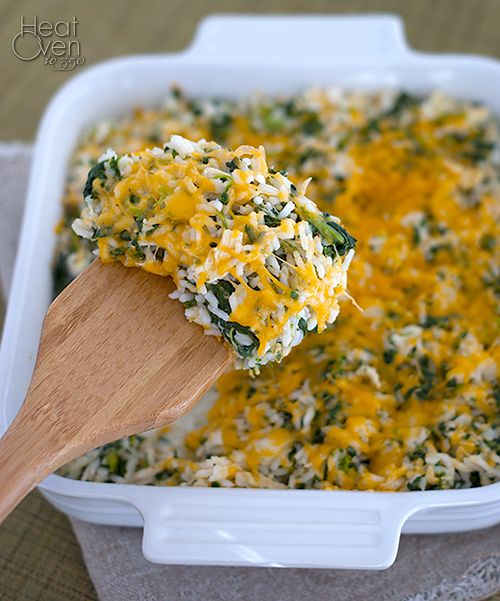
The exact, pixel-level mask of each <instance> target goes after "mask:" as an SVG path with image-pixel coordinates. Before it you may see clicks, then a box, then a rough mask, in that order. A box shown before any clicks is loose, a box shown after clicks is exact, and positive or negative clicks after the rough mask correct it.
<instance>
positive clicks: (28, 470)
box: [0, 261, 232, 522]
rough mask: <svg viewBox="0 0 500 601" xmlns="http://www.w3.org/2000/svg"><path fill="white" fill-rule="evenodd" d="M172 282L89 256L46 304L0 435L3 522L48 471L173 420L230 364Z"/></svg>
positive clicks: (0, 513)
mask: <svg viewBox="0 0 500 601" xmlns="http://www.w3.org/2000/svg"><path fill="white" fill-rule="evenodd" d="M174 289H175V286H174V283H173V282H172V281H171V280H170V279H169V278H162V277H159V276H154V275H151V274H149V273H146V272H144V271H142V270H139V269H128V268H126V267H123V266H122V265H119V264H118V263H113V264H108V265H104V264H102V263H101V262H100V261H94V263H93V264H92V265H90V267H88V268H87V269H86V270H85V271H84V272H83V273H82V274H81V275H79V276H78V277H77V278H76V280H75V281H74V282H73V283H72V284H70V285H69V286H68V287H67V288H66V289H65V290H64V291H63V292H62V293H61V294H60V295H59V296H58V297H57V298H56V300H55V301H54V302H53V303H52V305H51V306H50V308H49V311H48V312H47V316H46V318H45V322H44V325H43V332H42V337H41V342H40V349H39V352H38V357H37V361H36V365H35V370H34V373H33V379H32V381H31V385H30V389H29V391H28V394H27V396H26V399H25V401H24V403H23V406H22V407H21V410H20V411H19V414H18V416H17V417H16V419H15V420H14V423H13V424H12V426H11V427H10V429H9V430H8V431H7V433H6V434H5V436H4V437H3V438H2V439H0V522H1V521H2V519H3V518H4V517H5V516H6V515H7V514H8V513H9V511H11V510H12V509H13V508H14V507H15V505H16V504H17V503H18V502H19V501H20V500H21V499H22V498H23V497H24V496H25V495H26V494H27V493H28V492H29V491H30V490H31V489H32V488H33V487H34V486H36V485H37V484H38V483H39V482H40V481H41V480H43V479H44V478H45V477H46V476H47V475H48V474H50V473H51V472H53V471H54V470H56V469H57V468H59V467H61V466H62V465H63V464H64V463H66V462H68V461H69V460H71V459H73V458H74V457H77V456H78V455H80V454H82V453H85V452H86V451H89V450H90V449H93V448H95V447H97V446H100V445H102V444H104V443H107V442H111V441H113V440H116V439H118V438H120V437H122V436H127V435H130V434H135V433H136V432H143V431H145V430H150V429H151V428H156V427H158V426H163V425H165V424H167V423H170V422H173V421H175V420H176V419H178V418H179V417H180V416H181V415H183V413H185V412H186V411H187V410H188V409H189V408H190V407H191V405H192V404H193V403H194V402H195V401H196V400H197V399H198V398H199V397H200V396H201V395H202V394H203V393H204V392H205V391H206V390H207V388H208V387H209V386H210V385H211V384H213V383H214V381H215V380H216V379H217V376H218V375H219V374H220V373H222V371H224V369H225V368H226V367H228V366H229V365H230V364H231V362H232V354H231V353H230V351H229V350H228V349H227V348H226V347H224V346H223V345H222V344H221V343H220V342H219V341H217V340H216V339H215V338H213V337H210V336H204V335H203V333H202V329H201V328H200V327H199V326H197V325H194V324H192V323H188V322H187V320H186V319H185V317H184V311H183V307H182V304H181V303H179V302H178V301H176V300H172V299H171V298H169V293H170V292H172V291H173V290H174Z"/></svg>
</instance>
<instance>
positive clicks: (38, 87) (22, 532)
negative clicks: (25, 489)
mask: <svg viewBox="0 0 500 601" xmlns="http://www.w3.org/2000/svg"><path fill="white" fill-rule="evenodd" d="M381 11H382V12H394V13H399V14H400V15H401V16H402V17H403V18H404V20H405V23H406V29H407V35H408V39H409V41H410V43H411V44H412V46H414V47H415V48H418V49H422V50H428V51H438V52H470V53H481V54H489V55H491V56H497V57H500V0H412V1H411V0H385V1H384V0H380V1H378V0H364V1H362V0H308V2H307V3H304V2H302V0H274V1H273V0H253V1H252V2H251V4H250V3H249V2H246V1H243V0H231V1H229V0H212V1H211V2H204V1H203V0H198V1H195V0H192V1H191V2H189V1H187V0H142V1H138V0H121V1H119V2H118V1H117V0H115V1H114V2H103V1H102V0H99V1H98V0H87V1H86V2H77V1H76V0H44V1H43V2H40V0H2V2H1V3H0V48H1V53H0V73H1V74H2V80H3V85H2V91H1V94H0V140H1V141H7V140H24V141H31V140H33V138H34V135H35V131H36V127H37V123H38V120H39V118H40V116H41V114H42V111H43V109H44V106H45V105H46V103H47V101H48V100H49V98H50V97H51V95H52V94H53V93H54V92H55V91H56V90H57V89H58V88H59V86H61V84H62V83H63V82H64V81H65V80H66V79H67V78H68V77H70V76H71V73H67V72H61V71H60V72H56V71H53V70H51V68H50V67H48V66H46V65H44V64H43V62H42V61H41V60H40V59H37V60H33V61H30V62H27V61H22V60H20V59H19V58H17V57H16V56H15V55H14V53H13V52H12V49H11V45H12V40H13V38H14V36H15V35H16V33H17V32H18V31H19V29H20V20H21V16H24V18H25V20H26V21H28V20H31V21H32V20H33V16H34V15H36V16H37V17H38V19H39V20H52V21H60V20H71V19H72V18H73V17H75V16H76V17H77V20H78V25H77V38H78V40H79V42H80V46H81V55H82V56H84V57H85V62H86V64H87V65H90V64H92V63H95V62H96V61H99V60H102V59H106V58H110V57H113V56H118V55H120V54H130V53H140V52H170V51H174V50H179V49H181V48H183V47H184V46H186V45H187V44H188V43H189V41H190V39H191V37H192V35H193V32H194V29H195V27H196V24H197V23H198V22H199V20H200V19H201V18H202V17H203V16H204V15H206V14H210V13H214V12H262V13H284V12H286V13H293V12H320V13H340V12H342V13H346V12H351V13H355V12H381ZM0 234H1V230H0ZM0 314H1V312H0ZM0 599H1V601H14V600H15V601H25V600H26V601H87V600H88V601H93V600H95V599H97V597H96V595H95V592H94V589H93V586H92V583H91V582H90V579H89V577H88V575H87V572H86V570H85V566H84V564H83V561H82V557H81V553H80V549H79V547H78V544H77V542H76V540H75V537H74V535H73V532H72V530H71V527H70V525H69V523H68V521H67V519H66V518H65V517H64V516H63V515H62V514H60V513H59V512H57V511H56V510H55V509H53V508H52V507H51V506H49V504H48V503H46V502H45V501H44V500H43V498H42V497H41V495H40V493H38V492H34V493H32V494H31V495H29V496H28V497H27V498H26V499H25V500H24V501H23V502H22V503H21V505H20V506H19V507H18V508H17V509H16V510H15V511H14V512H13V514H12V515H11V516H10V517H9V518H8V519H7V520H6V522H5V523H4V524H3V525H2V526H1V527H0ZM494 600H495V601H500V595H497V596H495V597H494ZM124 601H133V600H124Z"/></svg>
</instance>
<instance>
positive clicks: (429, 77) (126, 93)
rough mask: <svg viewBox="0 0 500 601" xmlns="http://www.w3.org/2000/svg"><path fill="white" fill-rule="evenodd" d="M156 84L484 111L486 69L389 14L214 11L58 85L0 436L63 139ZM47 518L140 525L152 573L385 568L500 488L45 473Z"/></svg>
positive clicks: (17, 389) (19, 368)
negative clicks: (350, 90) (363, 94)
mask: <svg viewBox="0 0 500 601" xmlns="http://www.w3.org/2000/svg"><path fill="white" fill-rule="evenodd" d="M171 83H178V84H180V85H181V86H182V87H183V88H184V89H185V90H186V92H187V94H188V95H190V96H214V95H215V96H223V97H232V98H235V97H240V96H244V95H246V94H248V93H250V92H253V91H255V90H260V91H263V92H266V93H268V94H273V93H288V92H293V91H297V90H299V89H301V88H303V87H305V86H311V85H331V84H335V85H339V86H343V87H358V88H364V89H377V88H404V89H405V90H407V91H409V92H413V93H418V94H425V93H428V92H430V91H432V90H434V89H439V90H442V91H444V92H446V93H448V94H451V95H453V96H457V97H461V98H465V99H474V100H480V101H482V102H484V103H486V104H488V105H489V106H490V107H492V108H493V110H494V111H495V112H496V113H497V114H498V115H500V63H499V62H498V61H496V60H493V59H488V58H482V57H474V56H465V55H431V54H423V53H417V52H414V51H412V50H410V49H409V48H408V47H407V45H406V43H405V40H404V34H403V28H402V25H401V22H400V21H399V19H398V18H396V17H394V16H390V15H372V16H339V17H332V16H294V17H280V16H274V17H273V16H266V17H264V16H262V17H261V16H216V17H211V18H208V19H206V20H205V21H203V22H202V24H201V25H200V27H199V29H198V32H197V34H196V37H195V40H194V42H193V44H192V45H191V46H190V48H188V49H187V50H186V51H184V52H181V53H178V54H171V55H147V56H133V57H125V58H119V59H116V60H112V61H109V62H106V63H102V64H100V65H97V66H95V67H92V68H90V69H87V70H85V71H83V70H82V72H81V73H80V74H78V75H77V76H76V77H74V78H73V79H72V80H71V81H70V82H69V83H68V84H66V85H65V86H64V87H63V88H62V89H61V90H60V91H59V92H58V93H57V95H56V96H55V97H54V99H53V100H52V101H51V103H50V104H49V106H48V108H47V110H46V112H45V115H44V117H43V119H42V122H41V125H40V129H39V132H38V136H37V140H36V146H35V152H34V160H33V166H32V170H31V176H30V184H29V190H28V199H27V209H26V215H25V219H24V225H23V230H22V236H21V242H20V250H19V254H18V258H17V263H16V268H15V274H14V281H13V285H12V289H11V294H10V298H9V304H8V311H7V316H6V321H5V327H4V332H3V340H2V347H1V349H0V395H1V396H0V432H2V431H4V430H5V429H6V427H7V424H8V423H10V422H11V421H12V419H13V417H14V416H15V414H16V412H17V410H18V408H19V406H20V404H21V402H22V400H23V398H24V395H25V393H26V390H27V387H28V384H29V380H30V378H31V374H32V370H33V365H34V361H35V356H36V352H37V347H38V342H39V334H40V329H41V324H42V320H43V317H44V314H45V311H46V309H47V306H48V304H49V302H50V297H51V269H50V264H51V259H52V253H53V247H54V242H55V237H54V233H53V228H54V225H55V224H56V222H57V221H58V219H59V216H60V211H61V209H60V198H61V195H62V193H63V189H64V181H65V174H66V166H67V163H68V158H69V156H70V154H71V151H72V149H73V148H74V146H75V144H76V141H77V139H78V136H79V134H80V133H81V132H82V129H83V128H85V127H86V126H88V125H90V124H92V123H94V122H96V121H98V120H100V119H103V118H108V117H114V116H117V115H119V114H120V113H124V112H128V111H129V110H130V109H131V108H132V107H133V106H135V105H154V104H157V103H160V102H161V101H162V99H163V98H164V97H165V94H166V92H167V90H168V88H169V86H170V84H171ZM41 490H42V492H43V493H44V494H45V496H46V497H47V498H48V499H49V500H50V501H51V502H52V503H53V504H54V505H56V507H58V508H59V509H61V510H62V511H64V512H66V513H68V514H69V515H72V516H75V517H77V518H79V519H82V520H87V521H91V522H96V523H102V524H116V525H132V526H141V525H143V524H144V542H143V550H144V554H145V556H146V557H147V558H148V559H150V560H152V561H155V562H160V563H184V564H210V565H253V566H299V567H335V568H373V569H381V568H385V567H388V566H389V565H391V563H392V562H393V561H394V559H395V556H396V552H397V547H398V542H399V537H400V534H401V531H402V530H403V531H404V532H419V533H425V532H451V531H460V530H469V529H474V528H482V527H486V526H490V525H493V524H495V523H497V522H498V521H500V483H498V484H494V485H490V486H487V487H483V488H478V489H471V490H453V491H432V492H408V493H369V492H355V491H354V492H348V491H345V492H341V491H338V492H337V491H334V492H330V491H307V490H290V491H288V490H278V491H274V490H244V489H216V488H209V489H200V488H189V487H171V488H158V487H146V486H129V485H115V484H96V483H89V482H77V481H72V480H67V479H64V478H61V477H59V476H55V475H53V476H50V477H49V478H47V479H46V480H45V482H44V483H43V484H42V485H41Z"/></svg>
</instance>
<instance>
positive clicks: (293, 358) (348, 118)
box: [61, 89, 500, 491]
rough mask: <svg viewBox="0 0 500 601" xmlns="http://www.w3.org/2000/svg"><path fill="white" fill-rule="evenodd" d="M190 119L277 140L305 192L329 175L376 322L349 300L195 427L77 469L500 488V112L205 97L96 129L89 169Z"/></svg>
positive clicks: (329, 200)
mask: <svg viewBox="0 0 500 601" xmlns="http://www.w3.org/2000/svg"><path fill="white" fill-rule="evenodd" d="M179 123H181V124H182V127H184V128H185V129H184V131H182V129H181V130H179V131H181V133H184V134H186V135H191V136H193V137H203V136H208V137H214V138H216V139H217V140H218V141H221V142H224V143H225V144H229V145H230V146H233V147H235V146H237V145H238V144H242V143H245V144H251V145H254V146H258V145H260V144H264V145H265V146H266V149H267V152H268V160H269V161H270V163H273V162H276V164H286V165H288V166H290V177H291V179H292V180H293V179H294V178H297V180H298V181H300V179H302V178H303V177H304V176H305V175H306V174H310V175H312V176H313V180H312V182H311V184H310V187H309V189H308V190H309V191H310V193H311V195H312V197H313V198H315V199H316V200H317V202H318V205H319V207H320V208H321V209H322V210H324V211H331V212H335V213H338V214H341V215H342V216H343V217H344V219H345V225H346V227H347V228H348V229H349V231H350V232H352V234H353V235H354V236H355V237H356V238H358V239H359V241H360V242H359V243H358V247H357V254H356V260H355V261H354V262H353V265H352V267H351V270H350V274H351V275H350V292H351V294H352V295H353V297H354V298H356V300H357V302H358V303H359V304H360V306H361V307H362V308H363V309H364V311H363V313H361V312H359V311H357V310H356V309H355V307H353V306H352V305H351V304H350V303H345V305H344V306H343V307H342V313H341V315H340V317H339V319H338V320H337V322H336V324H335V326H334V327H333V328H331V329H327V330H326V331H325V332H323V333H322V334H321V335H315V334H309V335H308V336H307V337H306V338H305V340H304V342H303V343H302V344H301V345H300V347H298V348H297V349H295V350H294V351H292V353H291V354H290V355H289V356H288V357H287V358H286V359H285V360H283V361H282V362H281V363H280V364H277V365H276V364H273V365H268V366H265V367H264V368H263V369H262V371H261V373H260V375H259V376H258V377H257V378H251V377H250V376H249V375H247V374H244V373H241V372H231V373H229V374H226V375H224V376H223V377H222V378H221V379H220V380H219V382H218V384H217V390H216V393H215V394H214V395H213V397H212V398H211V399H208V400H207V407H208V408H205V409H204V408H203V407H200V409H199V413H198V414H197V415H195V414H194V415H193V416H191V418H189V417H187V418H186V420H185V421H184V423H180V424H178V425H175V426H173V427H171V428H169V429H165V430H158V431H155V432H152V433H146V434H143V435H140V436H136V437H133V438H126V439H122V440H121V441H117V442H116V443H115V444H114V445H111V446H109V447H106V448H102V449H96V450H95V451H93V452H92V453H90V454H88V455H87V456H86V457H83V458H81V459H79V460H77V462H74V463H72V464H70V465H69V466H67V468H66V469H65V472H64V473H66V474H67V475H69V476H70V477H75V478H81V479H88V480H102V481H112V482H147V483H151V484H168V485H175V484H191V485H197V486H247V487H248V486H249V487H273V488H284V487H290V488H320V489H338V488H341V489H358V490H395V491H407V490H430V489H447V488H466V487H471V486H479V485H485V484H488V483H491V482H494V481H497V480H498V479H500V458H499V450H500V448H499V444H500V433H499V419H498V407H499V403H500V388H499V384H498V377H499V364H500V344H499V314H500V311H499V303H498V296H499V293H500V288H499V281H500V273H499V251H500V243H499V240H498V231H499V230H498V220H499V204H500V181H499V179H500V134H499V131H498V127H497V124H496V122H495V120H494V119H493V118H492V116H491V115H490V113H489V111H488V110H487V109H486V108H485V107H483V106H479V105H476V104H471V103H466V102H461V101H457V100H453V99H451V98H448V97H445V96H442V95H440V94H433V95H432V96H430V97H428V98H424V99H417V98H413V97H410V96H408V95H406V94H404V93H403V94H396V93H392V92H383V93H377V94H368V93H365V92H357V91H354V92H349V93H347V92H342V91H339V90H336V89H324V90H316V89H312V90H306V91H304V92H303V93H301V94H299V95H298V96H295V97H290V98H282V99H274V98H262V97H255V98H252V99H249V100H247V101H244V102H243V101H242V102H240V103H229V102H228V103H224V102H220V101H213V102H209V101H203V102H199V103H197V102H195V101H192V100H190V99H186V98H184V97H183V96H182V94H180V93H174V94H173V95H172V97H171V98H170V99H169V100H168V102H167V105H166V108H165V109H164V111H156V112H155V111H139V112H137V113H136V114H135V115H134V116H133V117H131V118H129V119H127V120H124V121H123V122H121V123H119V124H117V125H116V126H113V127H114V129H113V128H112V129H111V130H108V131H107V132H105V133H102V136H103V138H102V140H101V139H99V136H98V132H97V131H94V132H93V133H92V134H91V135H90V136H89V138H88V139H87V140H86V141H84V142H82V146H81V147H80V148H79V150H78V154H77V155H76V157H77V159H76V160H80V159H81V157H84V156H87V154H86V153H88V155H89V156H96V155H98V153H99V152H101V151H102V149H103V148H104V147H105V146H106V145H113V144H114V145H115V147H117V148H120V145H119V144H115V143H116V142H120V143H121V144H122V146H125V145H127V144H132V145H136V146H137V147H142V146H143V145H144V146H145V145H147V144H148V143H149V138H150V136H153V135H161V136H165V134H166V133H168V132H171V131H173V130H174V129H176V128H177V127H178V124H179ZM80 181H81V180H80ZM80 185H81V184H80ZM72 189H73V187H72V184H71V183H70V184H69V186H68V193H67V196H66V199H65V202H66V207H68V209H67V211H68V213H71V210H72V209H71V208H70V207H72V206H74V202H75V201H74V200H73V192H72ZM62 232H63V233H62V234H61V252H62V253H64V252H66V253H67V256H68V257H70V256H72V255H73V254H74V253H85V252H87V251H85V249H84V250H83V251H82V247H81V246H78V248H73V249H71V250H68V249H70V246H69V243H68V242H66V243H65V244H63V241H64V236H65V235H67V234H65V232H66V233H67V227H66V228H65V227H63V228H62ZM190 420H191V421H190ZM193 424H194V425H193Z"/></svg>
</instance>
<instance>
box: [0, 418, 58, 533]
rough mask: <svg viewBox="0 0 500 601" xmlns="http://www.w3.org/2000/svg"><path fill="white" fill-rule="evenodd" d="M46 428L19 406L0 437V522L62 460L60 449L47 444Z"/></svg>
mask: <svg viewBox="0 0 500 601" xmlns="http://www.w3.org/2000/svg"><path fill="white" fill-rule="evenodd" d="M44 430H45V427H44V426H43V424H40V421H39V420H37V419H34V417H33V416H32V415H31V416H27V415H26V414H25V412H24V411H23V410H22V409H21V411H20V413H19V415H18V417H17V418H16V419H15V421H14V422H13V424H12V425H11V426H10V428H9V430H8V431H7V433H6V434H5V435H4V436H3V437H2V438H1V439H0V482H1V489H0V523H1V522H2V521H3V520H4V519H5V518H6V517H7V515H8V514H9V513H10V512H11V511H12V509H14V507H15V506H16V505H17V504H18V503H19V502H20V501H21V500H22V499H23V497H25V496H26V495H27V494H28V493H29V492H30V491H31V490H32V489H33V488H34V487H35V486H36V485H37V484H39V483H40V482H41V481H42V480H43V479H44V478H45V477H46V476H48V475H49V474H50V473H51V472H52V471H54V469H56V468H57V467H59V465H61V464H62V463H64V458H62V449H60V448H59V447H58V445H54V446H50V447H49V446H48V445H47V435H46V432H45V431H44Z"/></svg>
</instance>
